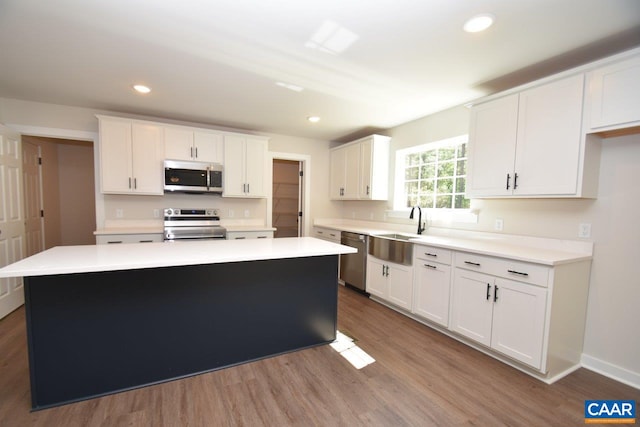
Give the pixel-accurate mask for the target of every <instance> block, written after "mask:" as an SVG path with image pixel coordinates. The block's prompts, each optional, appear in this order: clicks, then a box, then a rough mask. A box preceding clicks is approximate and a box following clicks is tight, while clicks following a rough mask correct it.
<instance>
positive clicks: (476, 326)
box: [451, 268, 495, 347]
mask: <svg viewBox="0 0 640 427" xmlns="http://www.w3.org/2000/svg"><path fill="white" fill-rule="evenodd" d="M494 280H495V279H494V278H493V277H491V276H487V275H484V274H481V273H476V272H474V271H467V270H462V269H460V268H456V269H455V273H454V279H453V292H452V294H451V297H452V298H453V301H451V329H452V330H453V331H456V332H458V333H460V334H462V335H464V336H466V337H468V338H471V339H473V340H476V341H478V342H479V343H481V344H484V345H486V346H487V347H488V346H489V345H490V344H491V321H492V318H493V283H494Z"/></svg>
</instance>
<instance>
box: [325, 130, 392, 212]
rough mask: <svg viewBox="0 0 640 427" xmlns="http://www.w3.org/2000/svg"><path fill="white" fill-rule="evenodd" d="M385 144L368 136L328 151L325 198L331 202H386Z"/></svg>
mask: <svg viewBox="0 0 640 427" xmlns="http://www.w3.org/2000/svg"><path fill="white" fill-rule="evenodd" d="M389 141H390V138H389V137H386V136H381V135H371V136H368V137H366V138H362V139H359V140H357V141H353V142H350V143H348V144H345V145H343V146H340V147H336V148H333V149H332V150H331V172H330V177H329V179H330V191H329V195H330V197H331V199H333V200H387V198H388V188H389V184H388V180H389V176H388V175H389Z"/></svg>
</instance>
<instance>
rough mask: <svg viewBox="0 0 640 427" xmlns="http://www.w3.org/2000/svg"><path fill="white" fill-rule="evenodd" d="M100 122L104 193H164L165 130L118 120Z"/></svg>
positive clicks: (108, 119)
mask: <svg viewBox="0 0 640 427" xmlns="http://www.w3.org/2000/svg"><path fill="white" fill-rule="evenodd" d="M98 119H99V123H100V174H101V180H100V182H101V189H102V192H103V193H108V194H148V195H160V194H163V185H162V162H163V159H164V144H163V135H162V127H160V126H157V125H154V124H153V123H147V122H138V121H133V120H127V119H120V118H115V117H106V116H98Z"/></svg>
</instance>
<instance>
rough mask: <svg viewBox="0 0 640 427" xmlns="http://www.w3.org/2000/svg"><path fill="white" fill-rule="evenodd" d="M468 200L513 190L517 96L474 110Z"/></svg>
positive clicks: (472, 113) (472, 114)
mask: <svg viewBox="0 0 640 427" xmlns="http://www.w3.org/2000/svg"><path fill="white" fill-rule="evenodd" d="M470 121H471V123H470V129H469V161H468V166H469V172H468V174H467V196H470V197H473V196H505V195H510V194H511V191H512V189H513V180H514V177H513V165H514V159H515V152H516V136H517V125H518V95H517V94H516V95H511V96H507V97H504V98H500V99H497V100H495V101H490V102H487V103H485V104H480V105H478V106H476V107H473V108H472V109H471V117H470Z"/></svg>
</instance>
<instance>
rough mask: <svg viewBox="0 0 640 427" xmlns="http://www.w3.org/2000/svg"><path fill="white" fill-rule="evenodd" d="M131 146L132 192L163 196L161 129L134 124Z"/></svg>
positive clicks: (149, 125)
mask: <svg viewBox="0 0 640 427" xmlns="http://www.w3.org/2000/svg"><path fill="white" fill-rule="evenodd" d="M131 146H132V164H133V169H132V170H133V191H134V192H135V193H140V194H157V195H162V194H164V190H163V187H164V186H163V177H162V173H163V169H162V167H163V164H162V162H163V159H164V147H163V142H162V128H161V127H160V126H155V125H151V124H142V123H134V124H133V127H132V144H131Z"/></svg>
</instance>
